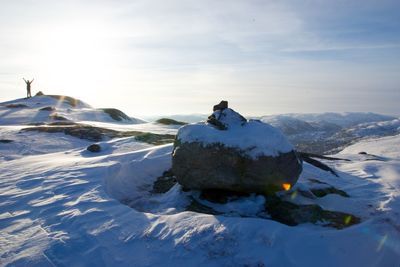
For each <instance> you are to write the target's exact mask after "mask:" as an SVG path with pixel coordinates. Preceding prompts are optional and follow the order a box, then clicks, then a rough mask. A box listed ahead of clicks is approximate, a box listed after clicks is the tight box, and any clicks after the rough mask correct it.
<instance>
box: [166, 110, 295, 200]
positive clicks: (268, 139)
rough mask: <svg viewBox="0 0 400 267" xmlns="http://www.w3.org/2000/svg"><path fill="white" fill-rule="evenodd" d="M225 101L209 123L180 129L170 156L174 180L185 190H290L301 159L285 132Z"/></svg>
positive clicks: (269, 191) (262, 192)
mask: <svg viewBox="0 0 400 267" xmlns="http://www.w3.org/2000/svg"><path fill="white" fill-rule="evenodd" d="M217 106H218V105H217ZM224 106H226V107H223V108H222V109H217V110H216V111H215V112H214V113H213V114H212V115H211V116H210V117H209V119H208V121H207V122H200V123H197V124H189V125H186V126H183V127H181V128H180V129H179V131H178V134H177V137H176V142H175V146H174V151H173V159H172V171H173V173H174V175H175V176H176V179H177V181H178V183H180V184H181V185H182V186H183V187H184V188H187V189H197V190H204V189H221V190H228V191H235V192H247V193H260V194H270V193H274V192H276V191H281V190H288V189H290V187H292V186H293V185H294V184H295V183H296V181H297V179H298V177H299V175H300V173H301V171H302V162H301V160H300V159H299V158H298V157H297V153H296V152H295V151H294V149H293V147H292V146H291V145H290V144H289V142H288V141H287V139H286V138H285V136H283V134H282V133H281V132H280V131H279V130H277V129H275V128H274V127H272V126H270V125H268V124H265V123H262V122H260V121H256V120H249V121H248V120H246V119H245V118H244V117H243V116H242V115H240V114H239V113H237V112H235V111H233V110H232V109H230V108H228V107H227V103H226V105H225V104H224ZM214 108H215V107H214Z"/></svg>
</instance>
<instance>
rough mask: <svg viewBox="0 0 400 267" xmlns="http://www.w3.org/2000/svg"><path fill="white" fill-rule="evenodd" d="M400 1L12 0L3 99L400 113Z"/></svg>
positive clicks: (132, 108) (5, 24) (2, 7)
mask: <svg viewBox="0 0 400 267" xmlns="http://www.w3.org/2000/svg"><path fill="white" fill-rule="evenodd" d="M398 14H400V2H399V1H368V0H364V1H322V0H321V1H176V0H173V1H169V0H164V1H128V0H118V1H111V0H108V1H105V0H103V1H101V0H100V1H94V0H86V1H51V0H42V1H40V0H39V1H33V0H30V1H27V0H20V1H1V2H0V58H2V60H1V62H0V90H1V91H0V92H1V94H0V101H2V100H8V99H12V98H16V97H21V96H24V94H25V92H24V83H23V81H22V77H25V78H31V77H34V78H35V82H34V84H33V90H34V91H37V90H42V91H44V92H45V93H49V94H50V93H52V94H66V95H70V96H74V97H77V98H81V99H83V100H84V101H86V102H88V103H90V104H92V105H94V106H97V107H117V108H120V109H122V110H124V111H126V112H128V113H129V114H130V115H132V116H135V115H137V116H143V115H155V114H178V113H208V112H209V111H210V108H211V106H212V105H213V104H214V103H216V102H218V101H219V100H221V99H227V100H229V101H230V103H231V106H232V107H233V108H236V109H237V110H238V111H240V112H242V113H243V114H248V115H264V114H271V113H287V112H327V111H338V112H344V111H371V112H380V113H386V114H395V115H400V111H399V108H398V103H399V102H400V75H399V72H400V19H399V18H398V17H399V15H398Z"/></svg>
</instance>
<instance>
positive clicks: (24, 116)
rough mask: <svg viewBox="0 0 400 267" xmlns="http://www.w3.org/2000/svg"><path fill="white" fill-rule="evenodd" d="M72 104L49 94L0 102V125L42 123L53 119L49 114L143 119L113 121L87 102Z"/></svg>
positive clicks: (102, 119) (84, 118) (87, 118)
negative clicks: (12, 106)
mask: <svg viewBox="0 0 400 267" xmlns="http://www.w3.org/2000/svg"><path fill="white" fill-rule="evenodd" d="M76 101H77V102H76V105H75V106H73V105H71V103H70V102H69V101H67V100H58V99H56V98H54V97H51V96H46V95H43V96H34V97H32V98H28V99H26V98H21V99H17V100H13V101H7V102H3V103H1V104H0V121H1V124H2V125H20V124H31V123H43V122H52V121H54V119H53V118H51V115H57V116H60V117H64V118H65V119H67V120H70V121H74V122H81V121H93V122H109V123H114V124H116V123H129V124H134V123H143V122H144V121H142V120H140V119H136V118H131V119H132V120H131V121H126V120H122V121H120V122H118V121H115V120H114V119H112V118H111V117H110V115H108V114H107V113H105V112H104V111H103V110H101V109H95V108H92V107H91V106H89V105H88V104H86V103H84V102H82V101H80V100H76ZM10 105H14V106H15V105H22V106H21V107H14V108H10V107H9V106H10ZM46 107H53V108H54V110H53V111H48V110H41V109H42V108H46Z"/></svg>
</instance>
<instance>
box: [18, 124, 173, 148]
mask: <svg viewBox="0 0 400 267" xmlns="http://www.w3.org/2000/svg"><path fill="white" fill-rule="evenodd" d="M21 131H38V132H45V133H64V134H66V135H71V136H74V137H78V138H80V139H85V140H89V141H93V142H99V141H102V140H105V139H110V138H119V137H129V136H135V138H136V140H138V141H141V142H145V143H149V144H154V145H161V144H167V143H172V142H173V141H174V138H175V136H174V135H169V134H154V133H145V132H139V131H125V132H121V131H115V130H111V129H107V128H101V127H95V126H91V125H86V124H79V123H74V122H69V121H65V122H63V121H60V122H52V123H49V124H46V125H41V126H33V127H28V128H23V129H21Z"/></svg>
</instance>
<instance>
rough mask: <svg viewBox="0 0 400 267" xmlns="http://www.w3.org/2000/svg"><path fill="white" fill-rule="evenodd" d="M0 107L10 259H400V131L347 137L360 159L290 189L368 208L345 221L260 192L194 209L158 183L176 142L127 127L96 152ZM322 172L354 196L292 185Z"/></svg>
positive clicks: (2, 248) (31, 262) (1, 211)
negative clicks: (124, 134)
mask: <svg viewBox="0 0 400 267" xmlns="http://www.w3.org/2000/svg"><path fill="white" fill-rule="evenodd" d="M2 112H3V113H1V114H0V139H1V140H13V141H12V142H0V265H1V266H7V265H9V266H200V265H201V266H388V267H389V266H400V265H399V259H400V149H399V148H400V135H397V136H393V137H386V138H380V139H374V140H369V141H362V142H360V143H357V144H355V145H352V146H350V147H348V148H346V149H345V150H344V151H342V152H341V153H340V154H338V155H336V156H337V157H342V158H347V159H351V161H335V162H329V165H330V166H333V167H335V169H336V170H337V172H338V173H339V177H336V176H333V175H331V174H330V173H328V172H324V171H322V170H320V169H317V168H315V167H313V166H311V165H308V164H305V166H304V171H303V173H302V175H301V177H300V179H299V182H298V183H297V184H296V186H295V187H294V188H292V191H291V192H293V193H292V194H290V192H289V196H290V197H289V199H290V201H292V202H294V203H299V204H318V205H320V206H321V207H323V208H324V209H328V210H335V211H343V212H347V213H351V214H353V215H355V216H357V217H360V218H361V223H360V224H356V225H353V226H350V227H347V228H345V229H342V230H338V229H335V228H330V227H324V226H323V225H314V224H310V223H307V224H300V225H297V226H287V225H285V224H281V223H279V222H276V221H273V220H270V219H268V216H266V217H267V218H260V217H259V216H257V214H258V213H259V212H260V210H261V209H262V207H263V205H264V202H265V199H264V197H263V196H254V195H252V196H250V197H243V198H240V199H237V200H235V201H231V202H229V203H228V204H225V205H223V204H213V208H215V209H216V210H219V211H222V212H224V213H225V215H224V216H222V215H218V216H214V215H208V214H201V213H196V212H191V211H186V207H187V205H188V204H189V203H190V201H191V199H192V198H193V197H196V194H195V193H190V192H183V191H181V188H180V187H179V185H175V186H174V187H172V188H171V190H169V191H168V192H167V193H165V194H155V193H151V190H152V186H153V183H154V181H155V180H156V178H157V177H158V176H160V175H161V174H162V173H163V172H164V171H165V170H168V169H169V168H170V167H171V150H172V145H163V146H151V145H149V144H146V143H141V142H137V141H135V140H134V138H121V139H112V140H107V141H103V142H100V143H99V144H100V145H101V147H102V148H103V149H102V151H101V152H99V153H91V152H89V151H87V150H86V147H87V145H89V144H90V143H91V142H89V141H85V140H81V139H78V138H75V137H72V136H67V135H64V134H60V133H36V132H21V133H20V132H19V129H20V126H18V125H19V124H25V123H28V122H29V120H30V119H31V118H32V117H31V116H25V115H26V114H25V115H21V114H20V116H16V115H15V113H13V114H14V115H11V114H12V113H9V114H6V111H2ZM77 112H78V111H77ZM9 116H15V117H14V118H13V119H11V118H10V117H9ZM24 116H25V117H24ZM89 117H90V116H89ZM89 119H90V118H89ZM86 120H87V118H86ZM92 121H93V120H92ZM96 123H108V124H109V123H110V122H109V121H101V122H96ZM120 125H121V124H115V126H114V127H121V126H120ZM110 127H113V126H112V125H110ZM143 127H146V126H143ZM148 127H150V126H148ZM151 127H155V130H156V131H159V132H162V129H163V127H164V126H160V127H158V128H157V125H155V124H151ZM165 129H166V130H168V131H169V129H171V128H168V127H166V128H165ZM362 151H363V152H367V154H358V153H359V152H362ZM316 181H318V183H327V184H329V185H332V186H334V187H336V188H338V189H341V190H343V191H345V192H346V193H348V195H349V196H350V197H348V198H346V197H343V196H340V195H337V194H328V195H326V196H324V197H321V198H316V199H309V198H306V197H304V196H301V195H299V194H296V193H295V192H296V189H302V190H304V191H307V190H308V189H310V188H314V187H316V186H318V184H316ZM244 216H245V217H244Z"/></svg>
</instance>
